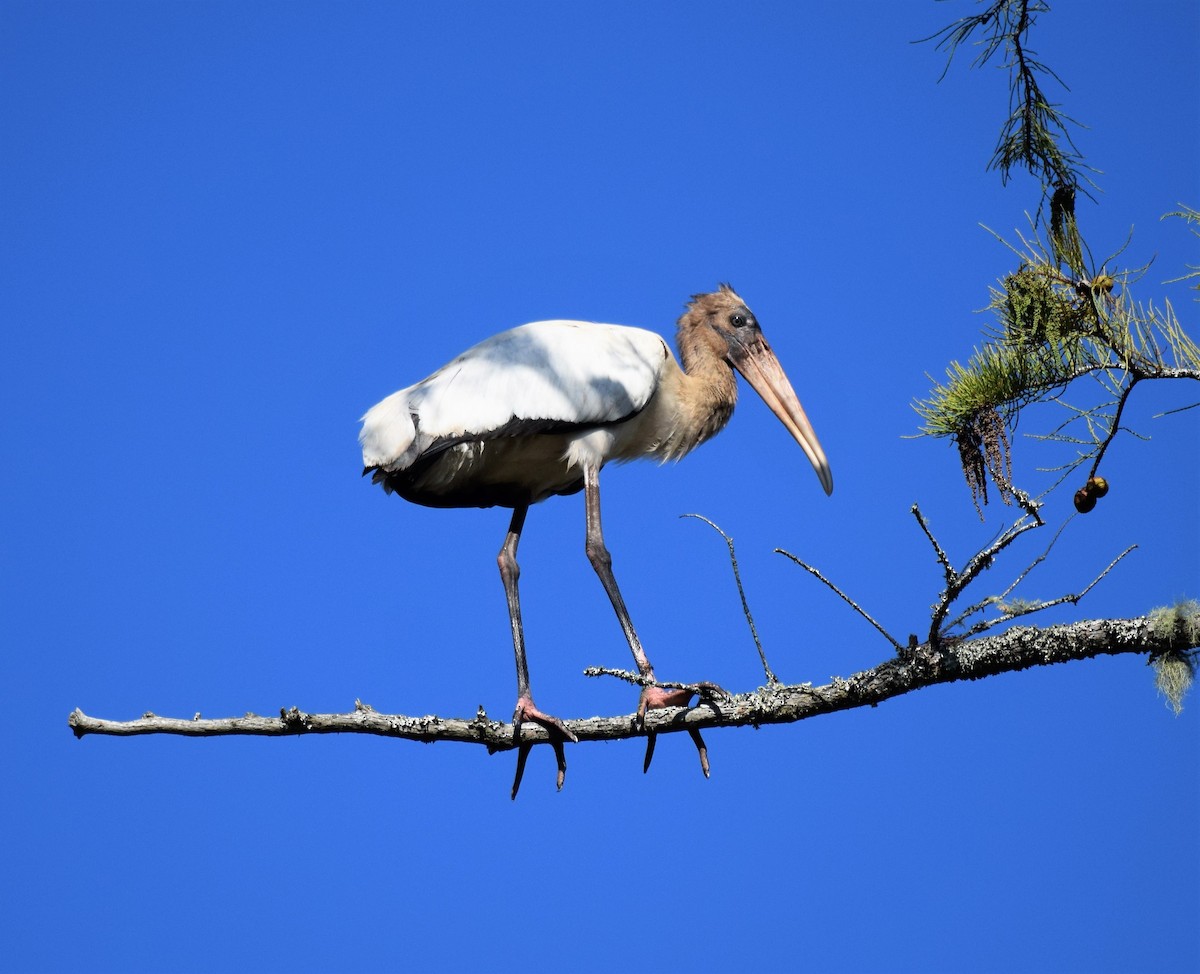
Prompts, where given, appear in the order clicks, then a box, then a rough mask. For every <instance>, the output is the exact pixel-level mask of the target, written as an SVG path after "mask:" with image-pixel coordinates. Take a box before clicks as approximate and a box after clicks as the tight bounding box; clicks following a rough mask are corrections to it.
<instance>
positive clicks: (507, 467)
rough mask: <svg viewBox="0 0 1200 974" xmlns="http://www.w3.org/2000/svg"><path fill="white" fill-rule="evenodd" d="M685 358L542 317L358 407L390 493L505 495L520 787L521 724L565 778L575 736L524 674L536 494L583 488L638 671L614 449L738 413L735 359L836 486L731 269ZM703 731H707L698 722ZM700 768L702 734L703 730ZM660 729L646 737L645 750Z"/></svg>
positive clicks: (648, 699)
mask: <svg viewBox="0 0 1200 974" xmlns="http://www.w3.org/2000/svg"><path fill="white" fill-rule="evenodd" d="M676 338H677V342H678V345H679V355H680V360H681V361H682V363H683V368H682V369H681V368H680V367H679V365H678V364H676V361H675V359H674V358H673V357H672V355H671V352H670V350H669V349H668V348H667V344H666V342H665V341H663V339H662V338H660V337H659V336H658V335H656V334H654V333H653V332H650V331H645V330H643V329H641V328H630V327H626V326H623V325H602V324H592V323H588V322H581V321H537V322H534V323H532V324H528V325H522V326H521V327H519V328H513V329H511V330H510V331H505V332H501V333H500V334H498V335H495V336H493V337H491V338H489V339H486V340H485V341H482V342H480V343H479V344H478V345H476V346H474V347H473V348H470V349H468V350H467V351H465V352H463V353H462V354H461V355H460V356H458V358H456V359H454V361H452V362H450V363H449V364H447V365H445V366H443V367H442V368H440V369H438V370H437V371H436V372H434V373H433V375H431V376H429V377H428V378H427V379H423V380H421V381H420V382H418V383H416V385H412V386H409V387H408V388H406V389H401V390H400V391H399V392H395V393H393V394H392V395H390V396H388V397H387V398H386V399H384V400H383V401H382V402H380V403H378V404H377V405H375V406H373V407H372V408H371V409H369V410H368V411H367V413H366V415H365V416H363V418H362V424H363V426H362V431H361V433H360V435H359V440H360V442H361V444H362V450H363V463H364V465H365V470H364V474H366V473H371V474H372V481H373V482H374V483H377V484H381V485H382V486H383V488H384V490H386V491H387V492H388V493H396V494H399V495H400V496H401V497H403V498H404V499H405V500H409V501H412V502H413V503H415V504H423V505H425V506H427V507H493V506H495V507H509V508H512V512H513V513H512V520H511V522H510V523H509V527H508V533H507V535H506V536H505V539H504V544H503V546H502V547H501V548H500V554H499V556H498V559H497V561H498V563H499V566H500V577H501V579H502V581H503V583H504V592H505V596H506V598H507V600H508V611H509V617H510V620H511V623H512V640H513V652H514V655H515V657H516V664H517V706H516V711H515V713H514V715H513V723H514V725H515V729H516V739H517V742H518V758H517V774H516V778H515V780H514V782H513V792H512V793H513V797H514V798H515V797H516V794H517V788H518V787H519V786H520V782H521V776H522V773H523V771H524V765H525V758H526V757H527V756H528V753H529V749H530V748H531V747H532V743H520V735H521V730H520V728H521V723H522V721H525V720H531V721H535V722H537V723H539V724H541V725H542V726H544V727H545V728H546V729H547V730H548V731H549V732H550V736H551V738H552V741H551V742H552V744H553V745H554V748H555V753H556V756H557V759H558V786H559V787H560V788H561V787H562V782H563V776H564V773H565V769H566V763H565V758H564V755H563V749H562V739H563V738H566V739H569V740H572V741H575V740H577V738H576V736H575V734H573V733H572V732H571V730H570V729H569V728H567V726H566V725H565V724H564V723H563V722H562V721H561V720H559V719H558V718H557V717H553V716H551V715H549V714H547V713H544V712H543V711H541V710H539V709H538V708H537V706H536V705H535V704H534V702H533V695H532V693H531V692H530V688H529V667H528V665H527V663H526V659H525V637H524V632H523V630H522V626H521V604H520V599H519V597H518V592H517V579H518V576H519V575H520V569H519V567H518V565H517V545H518V544H519V543H520V540H521V529H522V528H523V527H524V525H525V516H526V514H527V513H528V511H529V507H530V505H531V504H536V503H538V502H539V501H542V500H545V499H546V498H547V497H551V496H553V495H555V494H574V493H576V492H578V491H579V490H581V489H582V490H583V491H584V511H585V516H586V525H587V537H586V551H587V557H588V560H589V561H590V562H591V563H592V567H593V568H594V569H595V570H596V574H597V575H599V577H600V581H601V583H602V584H603V585H604V590H605V591H606V592H607V593H608V597H609V599H610V600H611V602H612V606H613V609H614V610H615V611H616V614H617V619H618V620H619V621H620V623H621V628H622V630H623V631H624V633H625V638H626V640H627V641H628V642H629V648H630V650H631V651H632V652H633V658H634V660H635V662H636V663H637V667H638V671H639V672H640V673H641V674H642V676H643V677H646V678H647V679H649V680H653V679H654V668H653V667H652V666H651V665H650V660H649V659H648V658H647V656H646V652H645V650H644V649H643V648H642V644H641V641H640V640H639V639H638V636H637V632H636V631H635V630H634V627H633V622H632V621H631V620H630V618H629V612H628V610H627V609H626V608H625V601H624V599H623V598H622V597H621V592H620V589H618V587H617V581H616V578H615V577H614V575H613V571H612V559H611V557H610V556H609V552H608V549H607V548H606V547H605V544H604V535H603V532H602V531H601V527H600V470H601V469H602V468H603V467H604V465H605V464H606V463H608V462H609V461H611V460H616V461H626V460H635V459H639V458H643V457H644V458H650V459H655V460H659V461H666V460H678V459H679V458H680V457H682V456H684V455H685V454H687V453H688V452H690V451H691V450H692V449H694V448H695V447H697V446H699V445H700V444H701V443H703V442H704V441H705V440H707V439H708V438H709V437H711V436H714V435H715V434H717V433H718V432H720V431H721V429H723V428H724V426H725V424H726V423H727V422H728V421H729V417H730V415H731V414H732V413H733V407H734V404H735V402H736V400H737V383H736V381H735V379H734V375H733V370H734V369H737V371H738V372H740V373H741V374H742V376H743V377H744V378H745V379H746V380H747V381H748V382H749V383H750V385H751V386H752V387H753V388H754V390H755V391H756V392H757V393H758V394H759V395H760V396H761V397H762V398H763V400H764V401H765V402H766V404H767V405H768V406H769V407H770V408H771V410H772V412H774V413H775V415H776V416H778V417H779V419H780V421H781V422H782V423H783V425H784V426H785V427H786V428H787V430H788V432H789V433H791V435H792V436H793V437H794V438H795V439H796V441H797V442H798V443H799V444H800V447H801V448H802V449H803V450H804V452H805V453H806V454H807V455H808V459H809V461H810V462H811V463H812V465H813V467H814V469H815V470H816V472H817V476H818V478H820V481H821V486H822V487H824V488H825V492H826V493H827V494H828V493H832V491H833V478H832V476H831V474H830V471H829V463H828V461H827V460H826V459H825V453H824V451H823V450H822V449H821V445H820V443H819V442H818V440H817V437H816V434H815V433H814V432H813V428H812V426H811V424H810V423H809V421H808V418H807V416H805V413H804V410H803V408H802V407H801V405H800V401H799V400H798V399H797V398H796V393H795V392H794V391H793V389H792V385H791V383H790V382H789V381H788V379H787V376H786V375H785V374H784V372H783V369H782V367H781V366H780V364H779V361H778V359H777V358H776V357H775V354H774V353H773V352H772V351H771V347H770V345H768V344H767V341H766V339H765V338H764V337H763V334H762V331H761V330H760V329H759V325H758V322H757V320H755V317H754V315H753V314H752V313H751V312H750V309H749V308H747V307H746V304H745V302H744V301H743V300H742V299H741V298H740V297H738V295H737V294H736V293H735V292H734V290H733V288H731V287H730V286H729V285H727V284H722V285H721V286H720V287H719V289H718V290H717V291H715V292H713V293H711V294H698V295H695V296H694V297H693V298H692V300H691V302H690V304H689V305H688V306H687V309H686V311H685V312H684V314H683V316H682V317H681V318H680V319H679V322H678V333H677V336H676ZM691 697H692V692H691V691H687V690H667V689H662V688H657V687H645V688H644V689H643V690H642V693H641V697H640V699H639V703H638V714H639V717H640V716H641V715H643V714H644V713H645V711H646V709H647V708H657V707H669V706H686V705H687V704H688V702H689V701H690V699H691ZM694 738H698V735H694ZM696 743H697V746H698V747H699V748H700V752H701V762H702V765H703V767H704V771H705V774H707V773H708V768H707V760H706V757H705V752H704V748H703V742H702V741H700V740H698V739H697V740H696ZM652 746H653V737H651V738H650V741H649V742H648V751H647V765H648V764H649V757H650V754H651V753H652Z"/></svg>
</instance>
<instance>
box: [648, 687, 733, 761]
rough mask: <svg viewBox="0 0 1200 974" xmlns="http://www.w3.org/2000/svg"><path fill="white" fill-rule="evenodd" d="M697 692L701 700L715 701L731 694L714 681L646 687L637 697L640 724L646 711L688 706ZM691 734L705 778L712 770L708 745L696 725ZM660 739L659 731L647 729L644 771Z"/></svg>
mask: <svg viewBox="0 0 1200 974" xmlns="http://www.w3.org/2000/svg"><path fill="white" fill-rule="evenodd" d="M697 693H698V694H700V698H701V700H714V699H719V698H721V697H728V696H729V694H728V693H727V692H726V691H725V690H723V689H721V687H719V686H717V685H716V684H715V683H696V684H694V685H693V687H690V688H687V689H680V688H675V687H643V688H642V694H641V697H640V698H639V699H638V709H637V720H638V726H639V727H642V728H644V727H645V726H646V711H647V710H661V709H663V708H666V707H686V706H688V705H689V704H690V703H691V700H692V697H693V696H695V695H696V694H697ZM688 735H689V736H690V737H691V739H692V743H693V744H695V745H696V752H697V753H698V754H699V755H700V770H701V771H703V772H704V777H706V778H707V777H708V773H709V765H708V747H707V745H706V744H705V743H704V738H703V737H701V736H700V731H699V730H698V729H697V728H695V727H689V728H688ZM657 741H658V734H656V733H655V732H654V731H648V732H647V734H646V760H645V762H644V763H643V764H642V772H643V773H645V772H647V771H649V770H650V762H651V761H652V760H653V759H654V745H655V744H656V743H657Z"/></svg>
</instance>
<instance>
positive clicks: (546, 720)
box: [512, 694, 579, 799]
mask: <svg viewBox="0 0 1200 974" xmlns="http://www.w3.org/2000/svg"><path fill="white" fill-rule="evenodd" d="M527 720H532V721H533V722H534V723H535V724H541V725H542V726H543V727H545V728H546V730H547V731H548V732H549V734H550V746H551V747H552V748H554V759H555V762H556V763H557V765H558V779H557V784H558V790H559V791H562V786H563V781H564V779H565V778H566V776H567V755H566V752H565V751H564V750H563V738H566V739H567V740H569V741H571V742H572V743H575V744H577V743H579V738H578V737H577V736H576V735H575V733H574V731H572V730H571V729H570V728H568V727H567V725H566V724H564V723H563V722H562V721H561V720H559V719H558V718H557V717H552V716H551V715H550V714H547V713H543V712H542V711H540V710H538V708H537V706H536V705H535V704H534V702H533V698H532V697H530V696H529V695H527V694H526V695H524V696H522V697H520V698H519V699H518V700H517V709H516V710H515V711H514V712H513V736H514V738H515V739H516V741H517V742H518V743H517V773H516V775H515V776H514V777H513V786H512V797H513V798H514V799H515V798H516V797H517V791H518V790H519V789H520V787H521V779H522V778H523V777H524V776H525V762H526V760H527V759H528V758H529V752H530V751H532V750H533V742H532V741H528V742H524V743H522V742H521V724H522V723H524V722H525V721H527Z"/></svg>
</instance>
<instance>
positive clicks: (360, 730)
mask: <svg viewBox="0 0 1200 974" xmlns="http://www.w3.org/2000/svg"><path fill="white" fill-rule="evenodd" d="M1155 619H1156V617H1155V616H1154V614H1151V615H1147V616H1143V617H1139V618H1135V619H1105V620H1093V621H1086V622H1076V623H1070V624H1067V625H1058V626H1049V627H1046V628H1038V627H1033V626H1017V627H1013V628H1012V629H1009V630H1007V631H1005V632H1003V633H1000V634H999V635H991V636H984V637H980V638H978V639H973V640H962V641H953V640H942V641H941V643H940V645H938V646H937V647H931V646H930V645H929V644H924V645H921V646H916V647H913V648H905V649H903V650H902V651H901V652H900V653H899V655H898V656H896V657H895V658H893V659H889V660H886V661H885V662H883V663H880V664H879V665H878V666H876V667H874V668H872V669H869V670H865V671H863V672H861V673H856V674H854V675H853V676H851V677H849V678H846V679H842V678H840V677H837V678H834V679H833V680H831V682H829V683H827V684H825V685H824V686H819V687H818V686H812V685H810V684H801V685H784V684H776V685H774V686H768V687H760V688H759V689H758V690H756V691H754V692H752V693H742V694H737V695H734V696H731V697H729V698H728V699H724V700H718V699H715V698H711V697H710V698H708V699H705V700H703V702H702V703H701V704H700V705H698V706H696V707H692V708H683V707H675V708H667V709H664V710H654V711H650V712H648V713H646V715H645V725H644V728H639V726H638V723H637V718H636V715H634V714H627V715H623V716H617V717H589V718H585V719H579V720H568V721H565V722H564V723H565V724H566V726H567V727H569V728H570V729H571V730H572V731H573V732H574V733H575V734H576V735H578V737H579V740H580V742H584V741H613V740H624V739H629V738H637V737H643V736H645V735H647V734H670V733H674V732H678V731H685V732H688V733H691V734H693V736H694V732H696V731H699V730H701V729H704V728H710V727H747V726H750V727H757V726H760V725H762V724H786V723H793V722H795V721H799V720H805V719H807V718H809V717H816V716H818V715H820V714H827V713H833V712H834V711H838V710H849V709H853V708H855V707H871V706H875V705H876V704H879V703H881V702H883V701H885V700H888V699H891V698H892V697H897V696H900V695H901V694H905V693H910V692H912V691H914V690H919V689H921V688H923V687H928V686H934V685H936V684H940V683H953V682H956V681H959V680H978V679H981V678H983V677H988V676H993V675H995V674H998V673H1006V672H1012V671H1016V670H1024V669H1028V668H1029V667H1032V666H1045V665H1051V664H1056V663H1066V662H1070V661H1072V660H1082V659H1089V658H1092V657H1095V656H1102V655H1118V654H1122V653H1137V654H1145V655H1148V656H1149V657H1150V659H1151V660H1155V659H1158V658H1160V657H1162V656H1163V655H1165V654H1175V655H1182V654H1188V653H1190V652H1191V651H1192V650H1193V649H1194V646H1195V642H1194V641H1193V640H1194V637H1195V635H1196V633H1197V632H1200V610H1197V609H1196V608H1195V603H1191V604H1189V606H1188V609H1187V613H1186V615H1185V616H1181V618H1180V621H1179V622H1178V623H1177V624H1174V625H1172V626H1170V627H1167V628H1166V629H1164V627H1163V625H1162V624H1161V621H1159V622H1156V621H1155ZM68 723H69V725H70V727H71V730H72V731H73V732H74V734H75V736H76V737H84V736H85V735H88V734H103V735H110V736H117V737H122V736H134V735H139V734H178V735H183V736H188V737H221V736H228V735H251V736H259V737H290V736H296V735H300V734H347V733H353V734H374V735H377V736H381V737H395V738H402V739H405V740H413V741H422V742H426V743H430V742H434V741H458V742H460V743H465V744H481V745H483V746H484V747H486V748H487V749H488V751H489V752H495V751H507V750H511V749H512V748H514V747H516V746H517V745H518V743H523V744H551V743H553V741H552V739H551V735H550V734H549V733H548V732H547V731H546V729H545V728H543V727H541V726H539V725H537V724H533V723H525V724H523V725H522V727H521V729H520V740H519V741H518V740H517V739H516V737H515V736H514V729H513V725H512V724H511V723H504V722H501V721H496V720H492V719H491V718H489V717H488V716H487V714H486V713H485V712H484V711H483V709H482V708H480V710H479V712H478V713H477V714H476V715H475V716H474V717H472V718H456V717H438V716H434V715H429V716H424V717H411V716H404V715H399V714H382V713H379V712H377V711H375V710H374V709H373V708H371V707H370V706H368V705H366V704H363V703H361V702H356V703H355V708H354V710H353V711H352V712H350V713H346V714H313V713H305V712H303V711H300V710H298V709H297V708H295V707H292V708H290V709H286V710H282V711H281V712H280V715H279V716H278V717H262V716H258V715H256V714H246V715H245V716H243V717H229V718H220V719H205V718H201V717H200V715H199V714H197V715H196V716H195V717H194V718H192V719H190V720H189V719H186V718H172V717H159V716H157V715H155V714H152V713H147V714H144V715H143V716H142V717H140V718H139V719H137V720H130V721H117V720H106V719H102V718H97V717H89V716H88V715H87V714H85V713H83V711H81V710H78V709H77V710H75V711H74V712H73V713H72V714H71V715H70V717H69V718H68Z"/></svg>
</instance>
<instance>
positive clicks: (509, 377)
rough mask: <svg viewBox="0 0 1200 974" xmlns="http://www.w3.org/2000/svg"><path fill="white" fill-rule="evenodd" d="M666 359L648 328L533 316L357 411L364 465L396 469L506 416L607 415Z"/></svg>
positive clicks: (627, 401) (651, 388) (648, 389)
mask: <svg viewBox="0 0 1200 974" xmlns="http://www.w3.org/2000/svg"><path fill="white" fill-rule="evenodd" d="M667 358H670V352H669V351H668V350H667V347H666V343H665V342H663V340H662V338H661V337H659V336H658V335H656V334H654V332H651V331H646V330H644V329H641V328H631V327H628V326H626V325H602V324H593V323H590V322H583V321H536V322H533V323H532V324H528V325H522V326H520V327H519V328H513V329H510V330H509V331H505V332H501V333H500V334H498V335H494V336H492V337H491V338H489V339H487V340H486V341H482V342H480V343H479V344H478V345H475V346H474V347H472V348H470V349H468V350H467V351H465V352H463V353H462V354H461V355H459V356H458V357H457V358H456V359H454V360H453V361H452V362H449V363H448V364H446V365H445V366H443V367H442V368H440V369H438V370H437V371H436V372H434V373H433V375H431V376H429V377H428V378H426V379H423V380H422V381H420V382H418V383H416V384H415V385H412V386H409V387H408V388H406V389H401V390H400V391H399V392H395V393H393V394H392V395H390V396H388V397H387V398H386V399H384V400H383V401H382V402H380V403H378V404H377V405H375V406H373V407H372V408H371V409H369V410H368V411H367V413H366V415H364V416H363V419H362V421H363V428H362V432H361V433H360V434H359V440H360V442H361V443H362V447H363V462H364V464H365V465H366V466H367V467H384V468H388V469H393V470H394V469H403V468H405V467H407V466H408V465H409V464H411V463H412V462H413V461H414V460H415V459H416V458H417V457H419V456H420V455H421V454H422V452H424V450H426V449H427V448H428V447H429V445H430V444H431V443H434V442H435V441H437V440H440V439H444V438H447V437H461V436H470V435H471V434H479V435H480V436H483V437H485V436H487V435H488V434H495V432H496V431H498V430H502V429H505V428H507V427H511V426H512V425H513V424H521V423H536V422H537V421H547V422H557V423H564V424H578V425H581V426H586V425H588V424H593V423H594V424H602V423H613V422H616V421H618V420H621V419H624V418H626V417H628V416H631V415H633V414H635V413H637V412H639V411H640V410H642V409H643V408H644V407H645V406H646V404H647V403H648V402H649V401H650V399H651V397H652V396H653V395H654V392H655V389H656V388H657V385H658V379H659V374H660V370H661V369H662V366H663V362H664V360H665V359H667Z"/></svg>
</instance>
